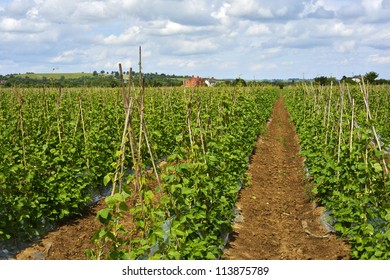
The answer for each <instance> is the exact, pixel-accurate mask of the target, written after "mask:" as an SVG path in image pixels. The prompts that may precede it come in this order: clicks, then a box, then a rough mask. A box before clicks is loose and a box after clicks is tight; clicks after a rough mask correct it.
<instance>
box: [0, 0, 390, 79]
mask: <svg viewBox="0 0 390 280" xmlns="http://www.w3.org/2000/svg"><path fill="white" fill-rule="evenodd" d="M139 46H142V50H143V57H142V63H143V71H144V72H153V73H154V72H158V73H166V74H177V75H199V76H203V77H210V76H214V77H216V78H236V77H242V78H244V79H273V78H276V79H285V78H303V77H304V78H314V77H316V76H335V77H336V78H341V77H342V76H343V75H346V76H352V75H357V74H365V73H367V72H370V71H375V72H377V73H379V78H384V79H390V0H273V1H269V0H209V1H207V0H167V1H163V0H144V1H140V0H106V1H98V0H94V1H91V0H72V1H63V0H0V74H2V75H5V74H9V73H25V72H36V73H50V72H53V71H54V72H61V73H64V72H92V71H94V70H96V71H98V72H100V71H101V70H105V71H108V72H111V71H117V70H118V63H122V65H123V67H124V68H125V69H128V68H129V67H133V69H134V70H138V47H139Z"/></svg>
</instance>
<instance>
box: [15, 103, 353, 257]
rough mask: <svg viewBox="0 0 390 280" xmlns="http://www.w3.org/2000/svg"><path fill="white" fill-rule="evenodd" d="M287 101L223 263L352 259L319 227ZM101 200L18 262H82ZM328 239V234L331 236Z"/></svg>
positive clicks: (257, 157) (276, 115)
mask: <svg viewBox="0 0 390 280" xmlns="http://www.w3.org/2000/svg"><path fill="white" fill-rule="evenodd" d="M288 119H289V116H288V113H287V110H286V108H285V105H284V100H283V98H282V97H281V98H279V100H278V101H277V102H276V104H275V108H274V112H273V115H272V120H271V122H270V123H269V126H268V129H267V131H268V132H267V133H266V134H268V135H266V136H265V137H262V138H259V140H258V142H257V145H256V149H255V151H254V154H253V157H252V159H251V165H250V168H249V173H250V176H251V178H252V179H251V185H250V186H249V187H247V188H246V189H243V190H242V191H241V192H240V198H239V202H238V204H237V208H238V209H239V210H240V214H239V215H238V216H237V218H236V223H235V224H234V232H233V233H232V235H231V239H230V241H229V242H228V244H227V247H226V249H225V251H224V256H223V258H224V259H240V260H246V259H299V260H306V259H319V260H322V259H348V256H349V247H348V245H347V244H346V243H344V242H343V241H342V240H339V239H337V238H336V236H335V235H334V234H330V235H329V237H323V235H326V234H327V233H328V232H327V230H326V229H325V228H324V227H323V226H322V225H321V223H320V219H319V217H320V214H321V211H322V209H321V208H320V207H317V208H314V207H313V203H311V202H310V201H309V199H308V196H307V195H306V194H307V193H309V192H308V190H307V189H308V187H307V184H305V177H304V173H303V159H302V158H301V157H300V156H299V155H298V153H299V144H298V138H297V135H296V133H295V132H294V127H293V125H292V124H291V123H289V121H288ZM103 207H104V202H103V201H101V202H99V203H97V204H96V205H94V206H93V207H92V208H91V211H90V213H89V214H87V215H85V216H84V217H83V218H80V219H76V220H73V221H70V222H68V223H66V224H64V225H62V226H60V227H59V228H57V229H56V230H55V231H53V232H50V233H49V234H47V235H46V236H44V237H43V238H42V239H41V240H40V241H39V242H38V243H37V244H35V245H33V246H31V247H29V248H27V249H25V250H23V251H21V252H20V253H19V254H17V256H16V259H19V260H23V259H24V260H25V259H47V260H53V259H56V260H79V259H86V255H85V250H86V249H91V248H93V243H92V242H91V237H92V235H93V233H94V232H95V231H96V230H98V229H99V227H100V223H99V222H98V221H97V220H96V213H97V211H99V210H100V209H102V208H103ZM326 236H327V235H326Z"/></svg>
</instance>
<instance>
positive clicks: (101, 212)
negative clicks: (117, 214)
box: [97, 208, 111, 220]
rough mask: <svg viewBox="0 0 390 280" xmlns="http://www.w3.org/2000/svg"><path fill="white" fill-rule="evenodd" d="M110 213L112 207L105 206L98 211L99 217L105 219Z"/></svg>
mask: <svg viewBox="0 0 390 280" xmlns="http://www.w3.org/2000/svg"><path fill="white" fill-rule="evenodd" d="M110 213H111V209H110V208H104V209H102V210H99V211H98V212H97V216H98V217H102V218H103V219H105V220H106V219H107V218H108V216H109V215H110Z"/></svg>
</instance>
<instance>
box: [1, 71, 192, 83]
mask: <svg viewBox="0 0 390 280" xmlns="http://www.w3.org/2000/svg"><path fill="white" fill-rule="evenodd" d="M142 77H143V84H144V85H145V86H150V87H160V86H181V85H182V84H183V79H184V78H186V76H175V75H166V74H158V73H145V74H142ZM124 81H125V82H126V83H128V81H129V73H128V72H127V73H124ZM132 83H134V85H135V86H139V83H140V80H139V74H138V73H134V74H133V78H132ZM121 84H122V82H121V79H120V75H119V72H112V73H111V74H110V73H108V74H107V73H106V72H104V71H103V70H102V71H101V72H100V73H97V71H94V72H93V74H92V76H91V75H85V76H80V77H77V78H65V76H60V77H59V78H56V79H54V78H48V77H42V78H31V77H29V76H24V75H19V74H9V75H5V76H2V75H0V86H3V87H13V86H19V87H45V86H48V87H83V86H93V87H118V86H121Z"/></svg>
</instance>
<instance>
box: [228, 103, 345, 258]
mask: <svg viewBox="0 0 390 280" xmlns="http://www.w3.org/2000/svg"><path fill="white" fill-rule="evenodd" d="M299 150H300V148H299V143H298V137H297V135H296V133H295V130H294V126H293V124H291V123H290V122H289V115H288V112H287V109H286V107H285V103H284V99H283V97H282V96H281V97H280V98H279V99H278V100H277V102H276V104H275V107H274V111H273V114H272V118H271V122H270V123H269V126H268V128H267V132H266V135H265V136H264V137H261V138H259V140H258V141H257V144H256V149H255V152H254V154H253V156H252V159H251V164H250V167H249V175H250V176H251V184H250V186H249V187H247V188H245V189H243V190H241V192H240V197H239V201H238V203H237V208H238V210H239V211H240V215H239V216H238V217H237V218H236V223H235V224H234V226H233V229H234V231H233V234H232V237H231V240H230V241H229V243H228V244H227V247H226V250H225V252H224V259H228V260H253V259H255V260H256V259H261V260H266V259H269V260H288V259H290V260H291V259H295V260H310V259H315V260H337V259H349V246H348V245H347V244H346V243H345V242H343V241H342V240H340V239H338V238H336V236H335V235H334V234H332V233H329V232H328V231H329V230H327V229H326V228H325V227H324V226H323V225H322V224H321V222H320V215H322V212H323V208H322V207H315V204H314V203H313V202H310V200H309V194H310V190H309V184H308V182H305V174H304V167H303V158H302V157H301V156H299Z"/></svg>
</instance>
